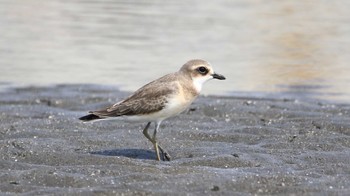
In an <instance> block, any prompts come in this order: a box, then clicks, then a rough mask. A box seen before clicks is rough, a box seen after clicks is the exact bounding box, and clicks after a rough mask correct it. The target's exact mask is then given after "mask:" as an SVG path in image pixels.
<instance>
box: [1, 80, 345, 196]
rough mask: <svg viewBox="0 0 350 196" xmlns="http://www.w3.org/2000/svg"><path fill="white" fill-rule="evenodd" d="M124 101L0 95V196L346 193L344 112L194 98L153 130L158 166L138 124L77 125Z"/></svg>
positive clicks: (31, 92) (46, 92)
mask: <svg viewBox="0 0 350 196" xmlns="http://www.w3.org/2000/svg"><path fill="white" fill-rule="evenodd" d="M128 94H129V93H127V92H120V91H118V90H117V89H116V88H115V87H106V86H97V85H58V86H51V87H26V88H11V89H8V90H6V91H3V92H1V93H0V123H1V125H0V127H1V128H0V168H1V169H0V170H1V172H0V190H1V194H5V195H12V194H19V193H23V194H25V195H37V194H58V195H63V194H74V195H92V194H103V195H115V194H124V195H134V194H141V195H150V194H152V195H168V194H172V195H184V194H187V193H190V194H194V195H202V194H213V195H214V194H215V195H216V194H220V195H233V194H240V195H251V194H262V195H264V194H266V195H272V194H274V195H275V194H276V195H293V194H294V195H319V194H322V195H346V194H348V193H349V192H350V188H349V187H350V150H349V149H350V121H349V119H350V105H347V104H331V103H327V102H322V101H317V100H298V99H274V98H252V97H214V96H208V97H200V98H199V99H197V101H195V103H193V104H192V105H191V107H190V109H189V110H187V111H186V112H184V113H183V114H181V115H179V116H177V117H174V118H171V119H168V120H166V121H164V122H163V124H162V125H161V131H160V132H159V134H158V138H159V140H160V143H161V144H162V146H163V147H165V148H166V149H167V150H168V152H169V153H170V155H171V156H172V157H173V161H171V162H158V161H155V160H154V159H155V155H154V152H153V148H152V144H151V143H150V142H149V141H148V140H147V139H146V138H145V137H144V136H143V134H142V132H141V131H142V128H143V127H144V126H145V123H143V124H139V123H135V124H131V123H124V122H115V121H114V122H113V121H104V122H96V123H82V122H80V121H79V120H78V119H77V118H78V117H80V116H82V115H84V114H86V111H88V110H93V109H98V108H100V107H104V106H107V105H109V104H111V103H113V102H115V101H118V100H120V99H122V98H124V97H126V96H127V95H128Z"/></svg>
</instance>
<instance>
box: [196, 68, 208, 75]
mask: <svg viewBox="0 0 350 196" xmlns="http://www.w3.org/2000/svg"><path fill="white" fill-rule="evenodd" d="M197 71H198V72H199V73H200V74H202V75H205V74H207V73H208V69H207V68H206V67H198V68H197Z"/></svg>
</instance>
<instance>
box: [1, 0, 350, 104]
mask: <svg viewBox="0 0 350 196" xmlns="http://www.w3.org/2000/svg"><path fill="white" fill-rule="evenodd" d="M349 8H350V1H347V0H335V1H328V0H303V1H295V0H284V1H280V0H235V1H233V0H217V1H201V0H172V1H163V0H123V1H119V0H96V1H93V0H50V1H42V0H26V1H23V0H1V1H0V82H1V86H8V85H51V84H62V83H68V84H71V83H74V84H75V83H91V84H106V85H115V86H117V87H119V88H120V89H121V90H127V91H134V90H136V89H137V88H139V87H140V86H142V85H143V84H145V83H147V82H149V81H151V80H153V79H156V78H158V77H160V76H162V75H164V74H166V73H169V72H174V71H177V70H178V69H179V68H180V67H181V66H182V65H183V64H184V63H185V62H186V61H188V60H189V59H193V58H202V59H205V60H208V61H209V62H210V63H211V64H212V65H213V67H214V69H215V71H216V72H218V73H221V74H223V75H225V76H226V77H227V80H225V81H211V82H209V83H208V84H207V85H206V86H205V87H204V89H203V93H204V94H216V95H253V96H260V95H264V94H270V95H280V96H287V97H288V96H296V97H314V98H321V99H327V100H332V101H341V102H344V101H345V102H349V101H350V99H349V98H350V65H349V63H350V11H349Z"/></svg>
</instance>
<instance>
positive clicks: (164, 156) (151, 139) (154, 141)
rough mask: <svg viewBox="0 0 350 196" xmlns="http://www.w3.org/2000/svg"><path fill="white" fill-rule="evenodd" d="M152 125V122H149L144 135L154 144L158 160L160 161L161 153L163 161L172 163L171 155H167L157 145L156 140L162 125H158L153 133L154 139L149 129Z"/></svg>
mask: <svg viewBox="0 0 350 196" xmlns="http://www.w3.org/2000/svg"><path fill="white" fill-rule="evenodd" d="M150 125H151V122H148V123H147V125H146V127H145V128H144V129H143V135H144V136H145V137H146V138H147V139H148V140H149V141H150V142H152V144H153V145H154V150H155V151H156V156H157V160H158V161H160V155H159V151H160V152H161V154H162V160H163V161H165V160H166V161H170V159H171V157H170V155H169V153H167V152H166V151H165V150H164V149H163V148H162V147H161V146H160V145H159V144H158V143H157V138H156V134H157V130H158V128H159V125H160V123H156V126H155V129H154V132H153V138H151V136H150V135H149V134H148V128H149V126H150Z"/></svg>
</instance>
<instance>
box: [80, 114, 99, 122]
mask: <svg viewBox="0 0 350 196" xmlns="http://www.w3.org/2000/svg"><path fill="white" fill-rule="evenodd" d="M98 119H102V118H101V117H99V116H97V115H95V114H89V115H86V116H82V117H80V118H79V120H82V121H85V122H87V121H92V120H98Z"/></svg>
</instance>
